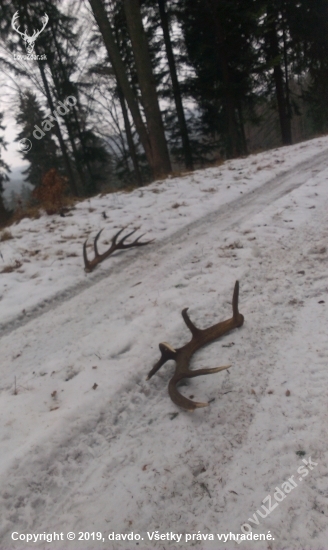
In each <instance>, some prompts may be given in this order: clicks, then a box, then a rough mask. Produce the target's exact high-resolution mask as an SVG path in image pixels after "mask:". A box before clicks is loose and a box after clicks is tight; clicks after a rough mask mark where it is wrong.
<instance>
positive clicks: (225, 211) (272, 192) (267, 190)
mask: <svg viewBox="0 0 328 550" xmlns="http://www.w3.org/2000/svg"><path fill="white" fill-rule="evenodd" d="M327 157H328V149H327V150H324V151H322V152H321V153H318V154H317V155H315V156H314V157H312V158H311V159H310V160H306V161H304V162H301V163H299V164H298V165H296V166H294V167H293V168H291V169H289V170H285V171H283V172H281V173H280V174H279V175H278V176H275V177H274V178H272V179H270V180H268V181H267V182H266V183H264V184H263V185H261V187H259V188H257V189H255V190H253V191H250V192H249V193H245V194H244V195H243V196H242V197H238V199H234V200H233V201H231V202H230V203H228V204H224V205H222V206H221V207H220V208H219V209H217V210H215V211H213V212H211V213H209V214H206V216H204V217H202V218H200V219H198V220H195V221H193V222H191V223H189V224H187V225H186V226H184V227H183V228H182V229H179V230H178V231H177V232H176V233H174V234H171V235H169V236H168V237H165V238H164V239H161V240H159V241H158V242H155V244H153V245H151V248H148V250H147V249H144V250H139V251H138V253H134V254H133V253H130V255H129V256H125V258H124V259H123V260H122V261H121V262H119V263H118V264H117V265H116V266H115V270H116V269H117V270H118V269H122V270H124V269H126V268H127V267H130V266H131V265H132V264H133V265H134V266H135V268H136V269H137V268H138V267H139V266H140V264H142V265H141V269H145V268H146V267H147V269H149V268H150V266H152V264H153V255H155V254H156V253H158V254H160V255H161V256H165V255H166V254H167V248H170V249H171V250H172V248H171V247H172V245H174V246H177V245H179V244H181V243H183V241H184V238H185V235H188V234H190V233H192V234H195V237H196V236H197V235H198V234H201V229H202V228H203V227H204V229H205V230H206V227H207V226H208V224H211V223H214V222H215V223H217V222H218V221H219V227H218V230H224V229H227V228H228V227H231V228H234V227H237V226H238V225H239V224H240V223H241V222H242V221H244V220H245V219H247V217H249V216H252V215H254V214H256V213H259V212H261V210H262V209H263V208H265V207H266V206H267V205H269V204H272V203H273V202H274V201H276V200H278V199H279V198H281V197H283V196H284V195H286V194H288V193H291V192H292V191H293V190H294V189H297V188H298V187H300V186H301V185H303V183H305V182H306V181H307V179H308V178H309V172H311V171H312V170H313V169H314V168H315V169H316V171H320V170H321V169H323V168H324V167H325V166H327V165H328V159H327ZM148 257H150V258H149V259H148ZM147 261H148V263H149V265H148V266H145V263H147ZM112 273H113V268H110V267H109V268H108V269H106V270H104V269H102V270H100V271H98V272H95V273H92V274H89V275H88V276H87V279H86V280H84V281H82V282H80V283H79V284H77V285H76V286H74V287H72V288H67V289H65V290H64V291H62V292H59V293H58V294H56V295H55V296H54V297H52V298H50V299H47V300H44V301H43V302H41V303H39V304H38V305H37V306H35V307H34V308H31V309H30V310H28V311H27V312H26V313H24V314H21V315H20V316H18V317H16V318H15V319H13V320H11V321H9V322H8V323H3V324H0V338H1V337H2V336H5V335H7V334H10V333H11V332H12V331H14V330H16V329H18V328H20V327H23V326H25V325H26V324H28V323H29V322H30V321H31V320H33V319H36V318H37V317H39V316H41V315H44V314H45V313H47V312H49V311H51V310H53V309H54V308H56V307H58V306H60V305H61V304H62V303H63V302H65V301H67V300H69V299H71V298H74V297H75V296H77V295H78V294H80V293H81V292H83V291H84V290H87V289H89V288H91V287H93V286H95V285H96V284H98V283H99V282H101V281H102V280H104V279H106V278H107V277H109V276H110V275H111V274H112ZM110 284H111V285H115V286H116V284H115V280H114V281H112V280H111V281H110Z"/></svg>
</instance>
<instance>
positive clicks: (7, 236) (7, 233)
mask: <svg viewBox="0 0 328 550" xmlns="http://www.w3.org/2000/svg"><path fill="white" fill-rule="evenodd" d="M13 238H14V237H13V236H12V234H11V232H10V231H8V230H7V229H6V230H5V231H3V232H2V233H1V235H0V242H4V241H9V240H10V239H13Z"/></svg>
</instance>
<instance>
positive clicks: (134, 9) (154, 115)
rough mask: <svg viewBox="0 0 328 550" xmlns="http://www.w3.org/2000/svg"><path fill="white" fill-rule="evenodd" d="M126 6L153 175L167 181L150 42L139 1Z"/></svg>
mask: <svg viewBox="0 0 328 550" xmlns="http://www.w3.org/2000/svg"><path fill="white" fill-rule="evenodd" d="M123 4H124V11H125V16H126V20H127V25H128V30H129V35H130V38H131V43H132V49H133V54H134V60H135V65H136V70H137V75H138V82H139V86H140V91H141V96H142V104H143V107H144V112H145V117H146V121H147V128H148V134H149V139H150V143H151V149H152V153H153V168H154V175H155V177H165V176H167V174H169V173H170V172H171V171H172V168H171V162H170V157H169V152H168V148H167V144H166V139H165V133H164V126H163V121H162V117H161V112H160V109H159V104H158V98H157V92H156V86H155V79H154V75H153V71H152V66H151V59H150V55H149V50H148V44H147V39H146V35H145V31H144V28H143V25H142V19H141V13H140V4H139V0H124V2H123Z"/></svg>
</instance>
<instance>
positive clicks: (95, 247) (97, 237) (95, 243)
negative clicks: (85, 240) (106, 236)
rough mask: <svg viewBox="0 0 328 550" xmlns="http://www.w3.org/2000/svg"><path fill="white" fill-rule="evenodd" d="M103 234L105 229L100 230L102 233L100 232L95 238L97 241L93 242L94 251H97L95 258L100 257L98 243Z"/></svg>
mask: <svg viewBox="0 0 328 550" xmlns="http://www.w3.org/2000/svg"><path fill="white" fill-rule="evenodd" d="M102 232H103V229H100V231H98V233H97V235H96V236H95V240H94V241H93V249H94V251H95V256H96V258H97V257H98V256H100V254H99V252H98V245H97V242H98V239H99V237H100V235H101V234H102Z"/></svg>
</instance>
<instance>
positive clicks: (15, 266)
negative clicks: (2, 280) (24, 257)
mask: <svg viewBox="0 0 328 550" xmlns="http://www.w3.org/2000/svg"><path fill="white" fill-rule="evenodd" d="M20 267H22V262H19V261H18V260H15V263H14V264H11V265H6V266H5V267H3V268H2V270H1V271H0V273H12V272H13V271H16V270H17V269H19V268H20Z"/></svg>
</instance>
